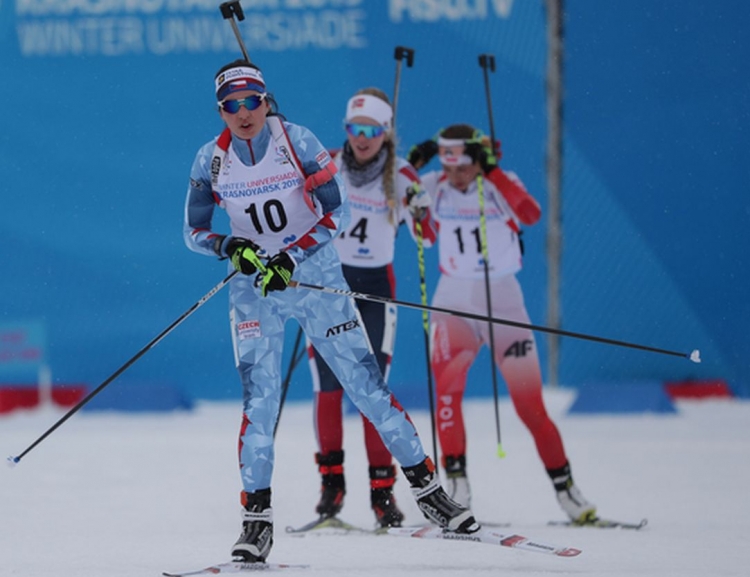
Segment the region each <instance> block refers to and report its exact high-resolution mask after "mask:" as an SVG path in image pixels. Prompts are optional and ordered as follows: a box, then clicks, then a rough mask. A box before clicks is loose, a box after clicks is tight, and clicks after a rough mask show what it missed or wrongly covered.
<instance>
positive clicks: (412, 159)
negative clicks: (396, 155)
mask: <svg viewBox="0 0 750 577" xmlns="http://www.w3.org/2000/svg"><path fill="white" fill-rule="evenodd" d="M437 153H438V143H437V142H436V141H435V140H433V139H430V140H425V141H424V142H420V143H419V144H415V145H414V146H412V147H411V148H410V149H409V154H408V155H407V157H406V159H407V160H408V161H409V164H411V165H412V166H413V167H414V168H416V169H420V168H422V167H423V166H424V165H425V164H427V163H428V162H430V161H431V160H432V159H433V157H434V156H435V155H436V154H437Z"/></svg>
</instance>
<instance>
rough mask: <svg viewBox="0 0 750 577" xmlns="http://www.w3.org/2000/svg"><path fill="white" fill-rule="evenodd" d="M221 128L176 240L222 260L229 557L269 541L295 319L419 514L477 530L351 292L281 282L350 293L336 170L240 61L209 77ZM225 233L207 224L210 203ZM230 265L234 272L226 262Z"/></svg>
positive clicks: (198, 161) (203, 156) (249, 557)
mask: <svg viewBox="0 0 750 577" xmlns="http://www.w3.org/2000/svg"><path fill="white" fill-rule="evenodd" d="M215 91H216V99H217V101H218V106H219V114H220V115H221V118H222V120H223V121H224V122H225V123H226V128H225V130H224V131H223V132H222V133H221V134H220V135H219V136H218V137H216V138H214V139H212V140H211V141H209V142H208V143H206V144H205V145H203V146H202V147H201V148H200V149H199V151H198V153H197V155H196V157H195V161H194V162H193V166H192V169H191V174H190V185H189V188H188V193H187V199H186V204H185V222H184V238H185V242H186V244H187V246H188V247H189V248H190V249H191V250H193V251H195V252H198V253H201V254H205V255H210V256H213V257H216V256H218V257H220V258H227V259H229V263H230V265H229V266H230V267H234V269H236V270H237V271H239V273H240V274H237V275H236V276H234V277H233V278H232V280H231V281H230V284H229V292H230V295H229V301H230V324H231V331H232V339H233V344H234V355H235V361H236V366H237V369H238V371H239V375H240V380H241V382H242V386H243V393H244V396H243V418H242V426H241V429H240V444H239V447H240V448H239V460H240V473H241V479H242V485H243V491H242V494H241V503H242V506H243V507H242V513H243V526H242V533H241V535H240V537H239V539H238V540H237V542H236V543H235V545H234V547H233V549H232V555H233V556H234V557H236V558H238V559H241V560H243V561H246V562H264V561H265V559H266V557H267V556H268V553H269V551H270V549H271V546H272V543H273V511H272V507H271V476H272V471H273V464H274V446H273V432H274V428H275V424H276V420H277V418H278V413H279V405H280V398H281V356H282V348H283V341H284V325H285V323H286V321H287V320H288V319H290V318H293V319H295V320H297V321H298V322H299V324H300V326H301V327H302V329H303V330H304V331H305V333H306V335H307V338H308V339H309V340H310V342H311V343H312V344H313V346H314V347H315V349H316V350H317V351H318V352H319V353H320V355H321V357H322V358H323V359H325V361H326V363H327V364H328V366H329V367H330V368H331V370H332V371H333V372H334V374H335V375H336V377H337V378H338V380H339V381H340V382H341V385H342V387H343V388H344V390H345V392H346V393H347V394H348V395H349V397H350V398H351V400H352V402H353V403H354V404H355V405H356V406H357V408H358V409H359V410H360V411H361V412H362V414H363V415H365V416H366V417H367V418H368V419H369V420H370V422H372V424H373V425H374V426H375V428H376V429H377V431H378V433H379V434H380V436H381V438H382V439H383V442H384V443H385V445H386V447H387V448H388V450H389V451H390V452H391V453H392V454H393V456H394V458H395V459H396V460H397V461H398V462H399V463H400V465H401V467H402V470H403V471H404V474H405V476H406V478H407V479H408V480H409V483H410V485H411V487H412V493H413V494H414V496H415V498H416V500H417V504H418V506H419V508H420V510H421V511H422V512H423V514H424V515H425V516H426V517H427V518H429V519H431V520H432V521H434V522H435V523H437V524H438V525H440V526H442V527H445V528H447V529H449V530H452V531H457V532H463V533H466V532H473V531H476V530H477V529H478V528H479V525H478V524H477V523H476V521H475V519H474V517H473V515H472V513H471V511H470V510H469V509H467V508H465V507H463V506H461V505H459V504H457V503H455V502H454V501H453V500H451V499H450V498H449V497H448V496H447V494H446V493H445V491H444V490H443V488H442V486H441V485H440V483H439V482H438V479H437V477H436V476H435V473H434V464H433V463H432V461H431V460H430V459H429V458H427V457H426V455H425V452H424V449H423V448H422V444H421V441H420V438H419V435H418V433H417V431H416V429H415V427H414V425H413V424H412V422H411V420H410V419H409V417H408V415H407V414H406V412H405V411H404V409H403V408H402V407H401V406H400V405H399V403H398V401H397V400H396V399H395V397H394V396H393V394H392V393H391V392H390V390H389V389H388V387H387V385H386V383H385V381H384V380H383V376H382V374H381V372H380V369H379V367H378V363H377V360H376V358H375V355H374V354H373V352H372V348H371V346H370V342H369V340H368V338H367V334H366V332H365V330H364V328H363V326H362V322H361V319H360V316H359V313H358V310H357V307H356V305H355V303H354V301H353V299H351V298H349V297H347V296H343V295H334V294H330V293H324V292H321V291H308V290H306V289H301V288H300V289H290V290H286V289H287V288H288V287H289V284H290V281H292V280H295V281H298V282H304V283H310V284H315V285H322V286H326V287H331V288H336V289H344V290H348V286H347V283H346V281H345V279H344V276H343V273H342V269H341V263H340V261H339V257H338V255H337V252H336V249H335V248H334V246H333V243H332V242H331V241H332V240H333V239H334V238H335V237H336V235H338V234H339V233H340V231H341V230H342V228H343V227H345V226H346V224H347V221H348V218H349V210H348V203H347V199H346V190H345V188H344V185H343V183H342V181H341V179H340V177H339V175H338V174H337V170H336V165H335V164H334V163H333V162H332V161H331V158H330V156H329V154H328V152H327V151H326V149H325V148H324V147H323V146H322V144H321V143H320V142H319V141H318V139H317V138H316V137H315V135H314V134H313V133H312V132H310V131H309V130H308V129H307V128H305V127H303V126H299V125H296V124H292V123H290V122H286V121H285V120H283V119H282V117H280V116H279V115H278V114H277V112H276V108H277V107H276V102H275V100H274V99H273V97H272V95H270V94H269V93H268V92H267V91H266V84H265V81H264V79H263V74H262V72H261V70H260V69H259V68H258V67H257V66H255V65H254V64H251V63H250V62H248V61H245V60H238V61H234V62H232V63H230V64H227V65H226V66H223V67H222V68H221V69H220V70H219V71H218V72H217V74H216V76H215ZM217 206H218V207H221V208H222V209H224V210H225V211H226V213H227V215H228V216H229V220H230V227H231V232H230V233H229V234H227V235H222V234H220V233H218V232H215V231H214V230H213V229H212V220H213V215H214V210H215V208H216V207H217ZM230 270H231V269H230Z"/></svg>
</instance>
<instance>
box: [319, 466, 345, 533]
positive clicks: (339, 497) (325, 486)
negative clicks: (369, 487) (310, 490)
mask: <svg viewBox="0 0 750 577" xmlns="http://www.w3.org/2000/svg"><path fill="white" fill-rule="evenodd" d="M315 461H316V462H317V463H318V470H319V471H320V474H321V477H322V483H321V486H320V501H318V504H317V505H316V506H315V512H316V513H318V515H320V517H321V519H329V518H331V517H335V516H336V515H338V514H339V512H340V511H341V509H342V507H343V506H344V495H346V483H345V482H344V451H333V452H331V453H328V454H327V455H322V454H321V453H316V454H315Z"/></svg>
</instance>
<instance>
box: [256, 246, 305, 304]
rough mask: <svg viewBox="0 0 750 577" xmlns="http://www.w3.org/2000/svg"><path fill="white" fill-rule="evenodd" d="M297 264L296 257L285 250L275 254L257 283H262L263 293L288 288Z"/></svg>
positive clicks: (266, 293)
mask: <svg viewBox="0 0 750 577" xmlns="http://www.w3.org/2000/svg"><path fill="white" fill-rule="evenodd" d="M296 266H297V265H296V264H295V262H294V259H293V258H292V257H291V256H289V255H288V254H287V253H285V252H284V251H281V252H280V253H278V254H276V255H275V256H273V257H272V258H271V260H269V261H268V264H267V265H266V269H265V271H261V274H260V275H259V276H258V280H257V281H256V284H260V287H261V294H262V295H263V296H267V295H268V293H269V291H283V290H284V289H286V287H288V286H289V281H290V280H292V273H293V272H294V268H295V267H296Z"/></svg>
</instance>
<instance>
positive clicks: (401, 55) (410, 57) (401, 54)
mask: <svg viewBox="0 0 750 577" xmlns="http://www.w3.org/2000/svg"><path fill="white" fill-rule="evenodd" d="M393 57H394V58H395V59H396V80H395V84H394V86H393V126H394V128H395V126H396V110H397V109H398V92H399V87H400V85H401V63H402V61H403V60H404V59H406V66H407V68H411V65H412V64H414V49H413V48H406V47H405V46H396V50H395V51H394V54H393Z"/></svg>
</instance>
